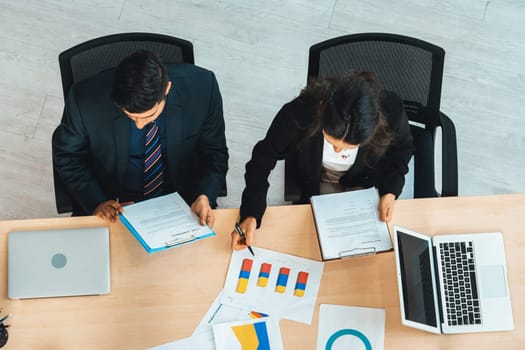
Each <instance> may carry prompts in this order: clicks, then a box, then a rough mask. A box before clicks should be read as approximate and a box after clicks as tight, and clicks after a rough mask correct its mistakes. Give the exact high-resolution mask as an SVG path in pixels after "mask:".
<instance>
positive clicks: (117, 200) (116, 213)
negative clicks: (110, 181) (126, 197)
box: [113, 197, 119, 216]
mask: <svg viewBox="0 0 525 350" xmlns="http://www.w3.org/2000/svg"><path fill="white" fill-rule="evenodd" d="M115 202H117V206H118V204H119V198H118V197H117V198H116V199H115ZM113 209H115V215H117V216H118V214H119V211H118V207H117V208H115V207H113Z"/></svg>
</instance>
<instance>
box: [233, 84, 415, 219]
mask: <svg viewBox="0 0 525 350" xmlns="http://www.w3.org/2000/svg"><path fill="white" fill-rule="evenodd" d="M318 102H319V101H311V100H307V99H306V98H305V97H302V96H299V97H297V98H296V99H294V100H293V101H291V102H289V103H287V104H286V105H284V106H283V107H282V108H281V110H280V111H279V112H278V113H277V115H276V117H275V119H274V120H273V122H272V124H271V126H270V129H269V130H268V132H267V134H266V137H265V138H264V139H262V140H261V141H259V142H258V143H257V144H256V145H255V147H254V149H253V153H252V158H251V160H250V161H249V162H248V163H247V164H246V173H245V180H246V188H245V189H244V192H243V194H242V203H241V220H243V219H244V218H246V217H248V216H253V217H255V218H256V219H257V227H259V226H260V224H261V219H262V216H263V214H264V211H265V210H266V196H267V193H268V187H269V183H268V175H269V174H270V172H271V170H272V169H273V168H274V167H275V163H276V162H277V161H278V160H282V159H285V158H286V159H287V160H286V161H287V162H292V164H290V166H291V167H292V169H294V170H295V176H296V180H297V183H298V184H299V187H300V191H301V202H303V203H307V202H308V201H309V200H310V197H311V196H312V195H317V194H319V188H320V182H321V163H322V157H323V135H322V133H321V132H319V133H317V134H316V135H314V136H312V137H310V138H308V139H306V140H305V139H304V134H305V131H306V130H307V129H308V128H309V127H311V125H312V123H313V121H314V117H315V113H316V109H317V107H318ZM380 106H381V110H382V112H383V114H384V115H385V117H386V119H387V122H388V124H389V126H390V129H391V130H392V132H393V142H392V144H391V145H390V146H389V147H388V149H387V151H386V153H385V154H384V155H383V156H382V157H381V158H377V157H375V156H374V155H373V154H372V153H371V152H370V151H369V148H368V147H367V146H366V145H364V146H361V147H359V151H358V153H357V158H356V160H355V163H354V164H353V165H352V167H351V168H350V169H349V170H348V171H347V172H346V173H345V174H344V175H343V176H342V177H341V179H340V181H339V182H340V183H341V184H342V185H343V186H345V187H349V188H353V187H364V188H368V187H372V186H375V187H377V188H378V190H379V194H380V195H383V194H386V193H393V194H394V195H395V196H396V198H397V197H398V196H399V194H400V193H401V190H402V189H403V185H404V183H405V174H406V173H407V172H408V162H409V160H410V158H411V156H412V152H413V146H412V135H411V134H410V127H409V125H408V118H407V116H406V114H405V111H404V108H403V103H402V101H401V99H400V98H399V97H398V96H397V95H396V94H394V93H392V92H386V91H383V92H382V93H381V96H380ZM287 166H289V165H288V164H287Z"/></svg>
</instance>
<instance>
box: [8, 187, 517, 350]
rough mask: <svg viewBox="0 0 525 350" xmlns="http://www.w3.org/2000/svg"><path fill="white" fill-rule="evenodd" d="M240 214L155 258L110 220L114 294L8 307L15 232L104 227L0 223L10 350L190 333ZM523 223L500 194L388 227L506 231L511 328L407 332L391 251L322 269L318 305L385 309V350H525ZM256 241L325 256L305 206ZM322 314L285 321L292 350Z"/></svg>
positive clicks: (133, 345)
mask: <svg viewBox="0 0 525 350" xmlns="http://www.w3.org/2000/svg"><path fill="white" fill-rule="evenodd" d="M237 216H238V210H237V209H221V210H217V211H216V223H215V227H214V229H215V230H216V232H217V236H216V237H213V238H209V239H205V240H203V241H200V242H197V243H195V244H191V245H186V246H182V247H178V248H175V249H170V250H167V251H163V252H159V253H154V254H151V255H149V254H147V253H146V252H145V251H144V249H143V248H142V247H141V246H140V244H139V243H138V242H137V241H136V240H135V238H134V237H133V236H132V235H131V234H130V233H129V232H128V231H127V230H126V229H125V228H124V227H123V225H121V224H120V223H115V224H112V225H110V230H111V240H110V244H111V293H110V294H109V295H107V296H88V297H68V298H48V299H33V300H8V299H7V268H6V265H7V232H9V231H10V230H22V229H34V228H59V227H87V226H99V225H103V224H104V222H103V221H101V220H99V219H97V218H95V217H85V218H54V219H38V220H21V221H3V222H0V259H1V268H0V285H1V286H2V287H1V288H0V305H1V306H2V307H3V308H4V312H10V313H11V314H12V317H11V318H10V319H9V322H8V323H9V324H11V327H10V328H9V333H10V339H9V342H8V344H7V346H6V347H5V349H145V348H148V347H151V346H155V345H160V344H163V343H166V342H170V341H174V340H177V339H180V338H184V337H187V336H190V335H191V333H192V332H193V330H194V329H195V327H196V326H197V324H198V323H199V321H200V320H201V319H202V317H203V316H204V314H205V312H206V311H207V309H208V308H209V306H210V305H211V303H212V301H213V300H214V298H215V297H216V296H217V294H218V293H219V291H220V290H221V288H222V287H223V285H224V281H225V277H226V271H227V268H228V264H229V258H230V255H231V251H230V232H231V230H232V228H233V223H234V222H235V220H237ZM524 216H525V195H501V196H483V197H462V198H459V197H452V198H440V199H419V200H404V201H399V202H398V203H397V205H396V209H395V215H394V218H393V220H392V223H395V224H398V225H401V226H405V227H408V228H410V229H413V230H415V231H419V232H422V233H427V234H437V233H439V234H447V233H469V232H488V231H501V232H503V233H504V240H505V248H506V254H507V265H508V277H509V285H510V292H511V297H512V305H513V313H514V324H515V329H514V330H513V331H512V332H499V333H477V334H463V335H447V336H444V335H435V334H430V333H426V332H423V331H419V330H415V329H412V328H407V327H404V326H402V325H401V319H400V312H399V296H398V292H397V282H396V275H395V264H394V253H393V252H387V253H381V254H378V255H376V256H367V257H359V258H353V259H347V260H340V261H331V262H327V263H325V268H324V273H323V277H322V281H321V287H320V290H319V296H318V299H317V303H318V304H321V303H326V304H340V305H354V306H367V307H379V308H385V309H386V334H385V349H407V348H412V349H478V348H479V349H523V348H524V347H525V345H524V344H525V302H524V296H525V267H524V263H525V258H524V256H525V228H524V227H523V226H524V225H523V222H524V219H523V217H524ZM254 245H256V246H259V247H263V248H269V249H273V250H277V251H281V252H285V253H289V254H293V255H298V256H302V257H306V258H311V259H317V260H320V254H319V246H318V243H317V239H316V236H315V230H314V226H313V219H312V214H311V209H310V207H309V206H281V207H271V208H268V210H267V212H266V215H265V217H264V220H263V228H262V229H261V230H260V231H259V232H257V236H256V239H255V244H254ZM318 312H319V307H318V306H317V307H316V309H315V313H314V318H313V322H312V324H311V325H305V324H301V323H297V322H292V321H288V320H282V321H281V323H280V325H281V332H282V336H283V342H284V348H285V349H286V350H295V349H301V350H309V349H315V347H316V346H315V344H316V341H317V327H318ZM196 350H198V349H196Z"/></svg>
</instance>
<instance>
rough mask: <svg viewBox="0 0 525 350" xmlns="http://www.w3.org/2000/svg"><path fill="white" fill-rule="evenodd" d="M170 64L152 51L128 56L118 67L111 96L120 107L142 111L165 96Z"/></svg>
mask: <svg viewBox="0 0 525 350" xmlns="http://www.w3.org/2000/svg"><path fill="white" fill-rule="evenodd" d="M168 81H169V78H168V74H167V72H166V67H165V66H164V64H162V62H161V61H160V60H159V58H158V57H157V56H155V54H153V53H152V52H150V51H145V50H141V51H137V52H135V53H134V54H132V55H130V56H128V57H126V58H124V59H123V60H122V62H120V64H119V65H118V67H117V69H116V70H115V74H114V77H113V87H112V89H111V98H112V99H113V102H114V103H115V104H116V105H117V106H118V107H120V108H122V109H125V110H126V111H128V112H131V113H142V112H145V111H147V110H149V109H151V108H153V106H154V105H155V104H156V103H158V102H160V101H162V100H163V99H164V98H165V94H166V87H167V85H168Z"/></svg>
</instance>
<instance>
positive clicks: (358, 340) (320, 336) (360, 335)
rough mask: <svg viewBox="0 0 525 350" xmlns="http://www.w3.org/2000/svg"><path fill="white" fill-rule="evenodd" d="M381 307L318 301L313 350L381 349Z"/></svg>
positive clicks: (382, 339)
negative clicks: (315, 341) (317, 323)
mask: <svg viewBox="0 0 525 350" xmlns="http://www.w3.org/2000/svg"><path fill="white" fill-rule="evenodd" d="M384 346H385V309H379V308H370V307H360V306H346V305H331V304H321V305H320V307H319V332H318V333H317V350H340V349H356V350H360V349H362V350H371V349H373V350H383V349H384Z"/></svg>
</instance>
